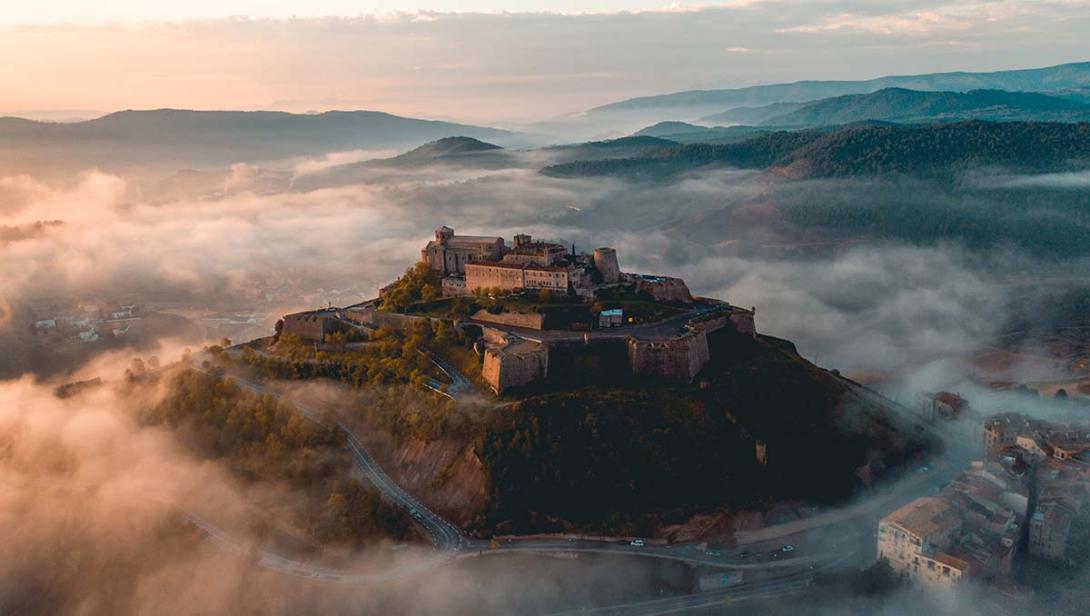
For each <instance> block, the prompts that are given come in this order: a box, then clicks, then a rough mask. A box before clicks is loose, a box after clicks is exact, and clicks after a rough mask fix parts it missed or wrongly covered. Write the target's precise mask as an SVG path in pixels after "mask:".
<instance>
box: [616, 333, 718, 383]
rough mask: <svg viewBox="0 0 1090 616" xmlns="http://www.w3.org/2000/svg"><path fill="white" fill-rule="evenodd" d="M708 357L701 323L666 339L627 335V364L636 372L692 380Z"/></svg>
mask: <svg viewBox="0 0 1090 616" xmlns="http://www.w3.org/2000/svg"><path fill="white" fill-rule="evenodd" d="M708 359H710V355H709V351H708V336H707V335H706V334H705V331H704V328H702V327H698V328H696V329H694V330H691V331H688V332H686V333H685V334H682V335H681V336H679V337H677V338H671V339H668V340H638V339H636V338H629V339H628V362H629V366H630V367H631V369H632V373H633V374H636V375H638V376H652V377H658V378H666V379H674V380H680V381H691V380H692V379H693V377H695V376H696V375H697V374H698V373H699V372H700V370H701V369H703V368H704V364H706V363H708Z"/></svg>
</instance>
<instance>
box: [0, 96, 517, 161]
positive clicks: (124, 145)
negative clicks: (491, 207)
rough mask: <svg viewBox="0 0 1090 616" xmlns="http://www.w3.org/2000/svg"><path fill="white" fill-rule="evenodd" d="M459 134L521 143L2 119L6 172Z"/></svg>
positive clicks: (330, 123)
mask: <svg viewBox="0 0 1090 616" xmlns="http://www.w3.org/2000/svg"><path fill="white" fill-rule="evenodd" d="M454 136H465V137H472V138H476V139H483V140H491V141H499V142H501V143H506V144H515V143H520V142H521V141H522V139H521V137H520V136H519V135H517V134H516V133H511V132H508V131H504V130H500V129H495V128H487V127H483V126H472V125H467V124H456V123H453V122H442V121H436V120H421V119H416V118H406V117H401V116H395V115H391V114H388V113H382V112H377V111H330V112H326V113H320V114H293V113H284V112H278V111H191V110H182V109H157V110H147V111H120V112H117V113H112V114H109V115H106V116H103V117H101V118H97V119H94V120H88V121H84V122H71V123H51V122H36V121H32V120H25V119H21V118H0V170H5V169H6V170H13V171H22V170H26V169H35V168H37V167H48V168H49V170H50V171H57V170H58V168H67V169H71V168H80V169H82V168H86V167H90V166H99V167H103V168H115V167H127V166H142V165H149V164H156V165H162V164H175V165H177V164H202V165H208V164H229V163H235V162H245V161H255V160H274V159H284V158H291V157H298V156H307V155H314V154H321V153H326V152H332V151H339V150H388V149H401V148H407V147H412V146H414V145H417V144H419V143H421V142H425V141H433V140H436V139H441V138H444V137H454Z"/></svg>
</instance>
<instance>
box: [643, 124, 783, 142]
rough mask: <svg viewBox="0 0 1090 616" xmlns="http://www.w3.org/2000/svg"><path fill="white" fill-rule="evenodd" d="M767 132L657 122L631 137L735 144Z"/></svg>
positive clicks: (743, 128)
mask: <svg viewBox="0 0 1090 616" xmlns="http://www.w3.org/2000/svg"><path fill="white" fill-rule="evenodd" d="M672 131H677V132H672ZM767 132H769V130H768V129H764V128H757V127H755V126H698V125H696V124H689V123H687V122H659V123H658V124H655V125H652V126H648V127H647V128H643V129H640V130H638V131H636V132H635V133H633V135H634V136H655V137H659V138H661V139H667V140H669V141H675V142H677V143H737V142H739V141H744V140H746V139H749V138H751V137H753V136H755V135H760V134H762V133H767Z"/></svg>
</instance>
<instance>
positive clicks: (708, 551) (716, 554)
mask: <svg viewBox="0 0 1090 616" xmlns="http://www.w3.org/2000/svg"><path fill="white" fill-rule="evenodd" d="M704 554H706V555H707V556H715V557H719V556H722V554H720V553H719V552H718V551H716V550H704Z"/></svg>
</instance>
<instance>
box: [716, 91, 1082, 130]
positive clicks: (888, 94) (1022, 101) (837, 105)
mask: <svg viewBox="0 0 1090 616" xmlns="http://www.w3.org/2000/svg"><path fill="white" fill-rule="evenodd" d="M735 111H741V112H742V113H741V114H737V113H733V112H735ZM754 118H760V119H759V122H758V124H759V125H760V126H765V127H782V128H792V127H809V126H826V125H834V124H848V123H851V122H859V121H867V120H878V121H887V122H933V121H948V120H969V119H980V120H1003V121H1011V120H1036V121H1042V120H1047V121H1085V120H1090V106H1088V105H1084V104H1081V103H1078V102H1075V101H1071V100H1068V99H1065V98H1061V97H1056V96H1049V95H1045V94H1040V93H1037V92H1008V91H1005V90H970V91H968V92H933V91H926V90H910V89H907V88H883V89H881V90H878V91H876V92H871V93H869V94H846V95H844V96H836V97H832V98H825V99H820V100H817V101H813V102H810V103H802V104H795V103H790V104H785V103H774V104H772V105H767V106H765V107H756V108H752V107H746V108H739V109H735V110H728V111H725V112H722V113H719V114H714V115H711V116H707V117H705V118H703V120H704V121H708V122H724V121H725V122H730V121H747V120H752V119H754Z"/></svg>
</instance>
